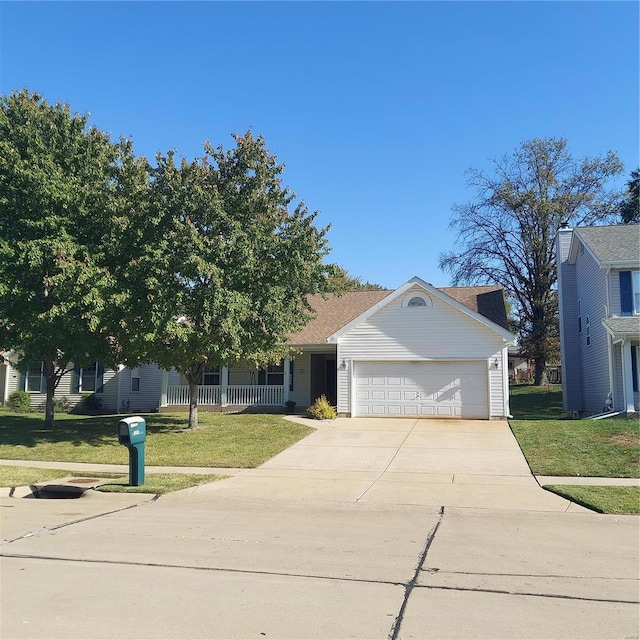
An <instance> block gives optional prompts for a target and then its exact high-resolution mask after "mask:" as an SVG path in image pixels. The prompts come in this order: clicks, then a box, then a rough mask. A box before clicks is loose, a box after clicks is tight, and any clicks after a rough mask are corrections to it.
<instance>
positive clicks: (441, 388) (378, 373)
mask: <svg viewBox="0 0 640 640" xmlns="http://www.w3.org/2000/svg"><path fill="white" fill-rule="evenodd" d="M354 389H355V407H354V408H355V415H356V416H361V417H362V416H388V417H393V416H395V417H412V418H415V417H442V418H471V419H473V418H479V419H486V418H488V417H489V391H488V374H487V363H486V361H484V360H483V361H480V362H479V361H475V362H355V363H354Z"/></svg>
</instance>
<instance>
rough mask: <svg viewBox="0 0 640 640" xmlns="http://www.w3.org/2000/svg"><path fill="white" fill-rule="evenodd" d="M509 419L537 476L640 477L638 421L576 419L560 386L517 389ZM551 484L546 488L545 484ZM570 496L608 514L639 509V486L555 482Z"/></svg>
mask: <svg viewBox="0 0 640 640" xmlns="http://www.w3.org/2000/svg"><path fill="white" fill-rule="evenodd" d="M511 413H512V414H513V416H514V418H513V419H511V420H509V424H510V426H511V430H512V431H513V434H514V436H515V437H516V440H517V441H518V444H519V445H520V448H521V449H522V453H523V454H524V456H525V458H526V459H527V462H528V463H529V467H530V468H531V471H532V472H533V474H534V475H537V476H574V477H599V478H638V477H639V476H640V424H639V423H638V420H637V419H633V418H630V419H626V418H609V419H607V420H572V419H570V418H568V417H567V414H566V413H565V411H564V410H563V408H562V388H561V386H560V385H548V386H543V387H534V386H532V385H513V386H512V387H511ZM545 488H546V487H545ZM548 488H549V489H550V490H552V491H553V492H554V493H558V494H559V495H562V496H563V497H565V498H568V499H569V500H573V501H574V502H577V503H579V504H582V505H584V506H587V507H589V508H591V509H595V510H596V511H600V512H602V513H634V514H635V513H638V512H639V509H640V490H639V489H638V487H612V486H584V485H550V486H549V487H548Z"/></svg>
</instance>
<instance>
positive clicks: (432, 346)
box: [4, 277, 515, 419]
mask: <svg viewBox="0 0 640 640" xmlns="http://www.w3.org/2000/svg"><path fill="white" fill-rule="evenodd" d="M310 304H311V306H312V307H313V309H314V310H315V313H316V316H315V318H314V319H313V320H312V321H311V322H309V324H307V325H306V326H305V327H304V329H302V330H301V331H300V332H298V333H296V334H295V335H292V336H290V337H289V339H288V344H289V346H290V347H291V349H292V356H291V358H288V359H286V360H284V362H282V363H278V364H274V365H272V366H269V367H267V368H266V369H262V370H257V369H247V368H240V367H215V368H210V369H206V370H205V372H204V374H203V379H202V384H201V385H200V386H199V388H198V393H199V404H200V406H201V407H203V408H217V409H225V408H226V409H237V408H243V407H282V406H283V405H284V404H285V403H286V402H287V401H291V402H295V403H296V406H297V407H298V409H303V408H305V407H307V406H309V405H310V404H311V403H312V402H313V401H314V400H315V399H316V398H318V397H319V396H320V395H323V394H324V395H325V396H326V397H327V399H328V400H329V401H330V402H331V403H332V404H334V405H335V406H336V407H337V411H338V413H339V414H340V415H344V416H398V417H463V418H483V419H490V418H503V417H506V416H509V381H508V365H507V363H508V352H507V350H508V347H509V345H510V344H512V343H513V341H514V339H515V337H514V336H513V335H512V334H511V333H510V332H509V331H508V329H507V317H506V312H505V305H504V297H503V291H502V289H501V288H500V287H496V286H483V287H451V288H435V287H434V286H432V285H431V284H429V283H427V282H425V281H424V280H422V279H420V278H418V277H414V278H412V279H411V280H409V281H408V282H406V283H405V284H404V285H402V286H401V287H400V288H398V289H396V290H395V291H352V292H348V293H346V294H344V295H342V296H335V295H330V296H326V297H322V296H320V295H316V296H312V297H311V298H310ZM5 367H7V371H6V372H5V374H4V375H5V378H4V379H5V393H4V396H5V397H7V396H8V394H9V393H10V392H11V391H12V390H14V389H18V388H21V389H24V390H27V391H29V392H30V393H32V394H33V403H32V404H38V403H42V402H44V386H43V382H42V376H41V372H40V371H39V370H33V371H30V372H28V374H26V375H25V374H22V375H21V374H19V373H18V372H17V371H16V370H15V368H12V367H11V364H8V365H5ZM86 392H92V393H95V394H96V395H98V396H99V397H100V398H101V399H102V403H103V406H104V407H105V408H106V409H110V410H113V411H115V412H118V411H119V412H123V413H125V412H126V413H128V412H144V411H157V410H161V411H165V410H176V409H179V408H186V406H187V405H188V385H187V382H186V380H185V379H184V377H183V376H182V375H180V374H179V373H178V372H177V371H175V370H171V371H166V370H162V369H160V368H158V367H157V366H156V365H155V364H145V365H140V366H139V367H137V368H135V369H129V368H126V367H118V369H117V370H110V369H106V368H104V367H101V366H100V365H99V364H97V363H96V364H94V365H92V366H91V367H88V368H86V369H80V370H75V371H74V372H73V373H72V374H69V375H68V376H65V378H64V379H63V380H62V382H61V383H60V387H59V389H58V392H57V395H58V396H67V397H68V398H69V399H70V400H71V401H72V402H77V401H78V400H79V399H80V398H81V395H82V393H86Z"/></svg>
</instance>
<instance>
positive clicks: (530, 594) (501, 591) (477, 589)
mask: <svg viewBox="0 0 640 640" xmlns="http://www.w3.org/2000/svg"><path fill="white" fill-rule="evenodd" d="M415 586H416V587H417V588H418V589H434V590H436V589H439V590H441V591H471V592H476V593H497V594H501V595H507V596H528V597H532V598H556V599H560V600H578V601H580V602H611V603H614V604H633V605H637V604H640V600H617V599H613V598H588V597H585V596H568V595H562V594H558V593H534V592H529V591H510V590H507V589H486V588H480V587H444V586H437V585H424V584H418V585H415Z"/></svg>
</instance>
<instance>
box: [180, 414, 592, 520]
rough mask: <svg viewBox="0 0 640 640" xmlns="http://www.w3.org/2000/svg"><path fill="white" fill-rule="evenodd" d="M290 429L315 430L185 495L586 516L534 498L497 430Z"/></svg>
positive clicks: (360, 423)
mask: <svg viewBox="0 0 640 640" xmlns="http://www.w3.org/2000/svg"><path fill="white" fill-rule="evenodd" d="M291 419H292V420H295V421H296V422H300V423H303V424H309V425H311V426H313V427H315V428H316V429H317V430H316V431H315V432H314V433H313V434H311V435H310V436H308V437H307V438H305V439H303V440H301V441H300V442H298V443H296V444H295V445H293V446H292V447H290V448H289V449H287V450H286V451H283V452H282V453H281V454H279V455H277V456H276V457H275V458H272V459H271V460H269V461H268V462H267V463H265V464H264V465H262V466H261V467H259V468H258V469H253V470H250V471H247V472H245V473H242V474H241V475H239V476H236V477H234V478H230V479H228V480H224V481H222V482H216V483H213V484H210V485H204V486H201V487H198V488H197V489H195V490H191V491H192V492H195V493H198V494H201V495H202V494H205V493H209V492H222V493H224V494H226V495H230V496H231V495H234V496H237V497H255V498H282V499H295V500H313V499H316V500H334V501H335V500H337V501H346V502H361V503H362V502H364V503H386V504H404V505H423V506H431V507H440V506H445V507H447V506H448V507H463V508H465V507H468V508H475V509H511V510H513V509H516V510H525V511H587V510H586V509H583V508H582V507H579V506H577V505H575V504H573V503H571V502H569V501H568V500H565V499H564V498H560V497H559V496H556V495H554V494H552V493H549V492H547V491H544V490H543V489H541V488H540V486H539V485H538V483H537V481H536V480H535V478H534V477H533V476H532V475H531V472H530V470H529V467H528V465H527V462H526V460H525V458H524V456H523V455H522V452H521V451H520V447H519V446H518V444H517V442H516V440H515V438H514V437H513V434H512V433H511V430H510V429H509V425H508V423H507V422H506V421H487V420H484V421H483V420H407V419H393V418H338V419H337V420H333V421H330V422H318V421H314V420H308V419H307V418H301V417H292V418H291Z"/></svg>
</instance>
